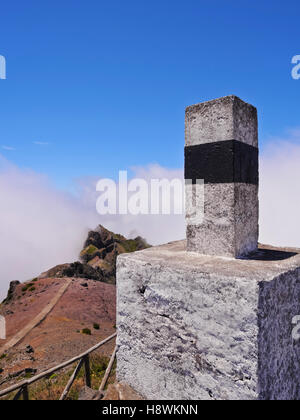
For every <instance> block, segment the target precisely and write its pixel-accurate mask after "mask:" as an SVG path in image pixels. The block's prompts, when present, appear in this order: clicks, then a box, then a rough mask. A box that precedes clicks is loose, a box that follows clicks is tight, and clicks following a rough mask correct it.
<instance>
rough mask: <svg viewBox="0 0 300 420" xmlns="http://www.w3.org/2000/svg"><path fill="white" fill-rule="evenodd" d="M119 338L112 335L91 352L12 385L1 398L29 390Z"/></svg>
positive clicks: (92, 348) (0, 395)
mask: <svg viewBox="0 0 300 420" xmlns="http://www.w3.org/2000/svg"><path fill="white" fill-rule="evenodd" d="M116 336H117V333H114V334H112V335H110V336H109V337H107V338H105V339H104V340H103V341H101V342H100V343H98V344H96V345H95V346H93V347H91V348H90V349H89V350H87V351H85V352H84V353H82V354H80V355H79V356H76V357H73V358H72V359H70V360H67V361H66V362H63V363H61V364H60V365H57V366H54V367H53V368H51V369H48V370H46V371H45V372H42V373H40V374H38V375H36V376H34V377H32V378H29V379H26V380H24V381H22V382H19V383H18V384H15V385H12V386H10V387H9V388H6V389H4V390H3V391H0V397H3V396H5V395H7V394H10V393H11V392H13V391H16V390H17V389H20V388H25V389H26V388H27V387H28V385H31V384H33V383H34V382H36V381H38V380H40V379H42V378H44V377H45V376H48V375H50V374H52V373H54V372H56V371H58V370H61V369H63V368H65V367H67V366H69V365H72V364H73V363H74V362H77V361H78V360H80V359H83V358H84V357H85V356H88V355H89V354H90V353H92V352H93V351H95V350H97V349H98V348H99V347H101V346H103V345H104V344H106V343H107V342H109V341H110V340H112V339H113V338H115V337H116Z"/></svg>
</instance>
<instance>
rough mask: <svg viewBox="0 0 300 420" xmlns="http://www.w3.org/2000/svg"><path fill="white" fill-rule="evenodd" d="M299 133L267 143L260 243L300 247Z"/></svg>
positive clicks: (262, 169) (262, 166) (262, 172)
mask: <svg viewBox="0 0 300 420" xmlns="http://www.w3.org/2000/svg"><path fill="white" fill-rule="evenodd" d="M299 181H300V130H299V129H295V130H290V131H289V135H288V136H287V138H284V139H280V138H274V139H270V140H269V141H268V145H267V147H265V148H264V150H263V153H262V157H261V161H260V194H259V196H260V242H262V243H267V244H272V245H279V246H295V247H300V222H299V213H300V184H299Z"/></svg>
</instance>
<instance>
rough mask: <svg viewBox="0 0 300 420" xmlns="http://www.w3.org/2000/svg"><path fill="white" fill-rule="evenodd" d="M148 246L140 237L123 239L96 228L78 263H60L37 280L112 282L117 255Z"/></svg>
mask: <svg viewBox="0 0 300 420" xmlns="http://www.w3.org/2000/svg"><path fill="white" fill-rule="evenodd" d="M149 247H150V245H149V244H148V243H147V242H146V241H145V240H144V239H143V238H141V237H140V236H138V237H136V238H135V239H126V238H125V236H122V235H119V234H116V233H113V232H111V231H109V230H108V229H105V227H103V226H102V225H99V226H98V227H97V228H96V229H95V230H91V231H90V232H89V233H88V237H87V239H86V241H85V243H84V248H83V250H82V251H81V253H80V255H79V259H80V261H76V262H74V263H71V264H60V265H57V266H55V267H53V268H51V269H50V270H48V271H45V272H44V273H42V274H41V275H40V276H39V278H40V279H41V278H52V277H56V278H62V277H74V278H85V279H90V280H98V281H103V282H105V283H110V284H115V283H116V261H117V256H118V255H120V254H124V253H127V252H134V251H140V250H142V249H145V248H149Z"/></svg>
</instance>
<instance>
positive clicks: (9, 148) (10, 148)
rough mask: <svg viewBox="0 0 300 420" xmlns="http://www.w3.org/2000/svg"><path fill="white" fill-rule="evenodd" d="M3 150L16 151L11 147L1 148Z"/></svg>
mask: <svg viewBox="0 0 300 420" xmlns="http://www.w3.org/2000/svg"><path fill="white" fill-rule="evenodd" d="M1 147H2V149H3V150H8V151H13V150H16V149H15V148H14V147H11V146H1Z"/></svg>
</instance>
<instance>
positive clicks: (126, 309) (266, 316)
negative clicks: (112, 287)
mask: <svg viewBox="0 0 300 420" xmlns="http://www.w3.org/2000/svg"><path fill="white" fill-rule="evenodd" d="M299 252H300V251H299V250H288V252H287V251H286V250H285V251H284V250H278V249H274V248H270V249H268V248H267V249H260V251H259V252H257V253H254V254H253V255H251V256H250V257H249V259H246V260H242V259H229V258H222V257H209V256H204V255H203V256H202V255H199V254H196V253H191V252H186V243H185V241H180V242H175V243H171V244H168V245H164V246H160V247H155V248H150V249H148V250H145V251H140V252H136V253H133V254H124V255H122V256H119V257H118V262H117V288H118V302H117V328H118V341H117V343H118V346H119V349H118V353H117V359H118V368H117V369H118V371H117V376H118V380H119V381H125V382H126V383H128V384H129V385H130V386H131V387H132V388H134V389H135V390H136V391H137V392H138V393H139V394H141V395H143V396H145V397H146V398H147V399H187V400H188V399H300V375H299V372H300V343H298V342H293V340H292V328H293V326H292V323H291V322H292V318H293V317H294V316H295V315H298V314H300V255H299ZM292 253H294V254H292Z"/></svg>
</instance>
